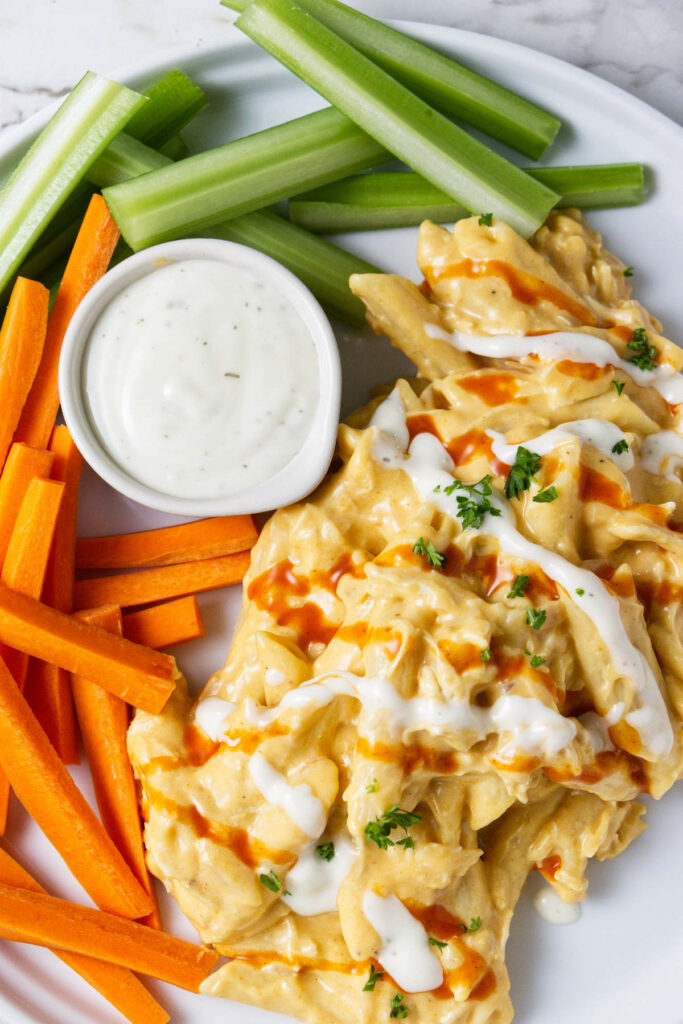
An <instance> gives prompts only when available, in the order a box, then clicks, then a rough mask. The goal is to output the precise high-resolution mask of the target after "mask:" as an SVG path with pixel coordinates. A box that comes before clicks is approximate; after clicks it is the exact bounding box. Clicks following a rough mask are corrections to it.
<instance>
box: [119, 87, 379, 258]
mask: <svg viewBox="0 0 683 1024" xmlns="http://www.w3.org/2000/svg"><path fill="white" fill-rule="evenodd" d="M386 159H387V153H386V151H385V150H384V148H383V147H382V146H381V145H380V144H379V143H377V142H375V141H374V140H373V139H371V138H370V137H369V136H368V135H366V134H365V133H364V132H362V131H360V130H359V129H358V128H357V127H356V126H355V125H354V124H352V123H351V122H350V121H349V120H348V119H347V118H346V117H344V116H343V115H342V114H340V113H339V112H338V111H337V110H334V109H333V108H332V107H327V108H325V109H324V110H318V111H316V112H315V113H313V114H306V115H305V116H304V117H299V118H296V119H295V120H293V121H288V122H286V123H285V124H280V125H276V126H275V127H274V128H267V129H265V130H264V131H261V132H257V133H256V134H254V135H249V136H247V137H246V138H242V139H237V140H235V141H234V142H228V143H226V144H225V145H224V146H219V147H217V148H216V149H211V150H208V151H206V152H204V153H198V154H196V155H195V156H190V157H187V159H185V160H179V161H178V162H177V163H174V164H171V165H169V166H167V167H163V168H161V169H159V170H157V171H153V172H152V173H151V174H145V175H144V176H142V177H138V178H134V179H132V180H130V181H124V182H122V183H121V184H118V185H114V186H113V187H112V188H106V189H105V190H104V193H103V194H104V197H105V199H106V202H107V206H108V207H109V209H110V211H111V213H112V216H113V217H114V219H115V221H116V223H117V224H118V226H119V228H120V230H121V233H122V235H123V237H124V238H125V239H126V241H127V242H128V244H129V245H130V246H131V248H132V249H134V250H135V251H136V252H137V251H138V250H139V249H144V248H146V247H147V246H149V245H153V244H155V243H156V242H163V241H167V240H168V239H172V238H178V237H180V236H182V235H188V234H191V233H192V232H197V231H201V230H202V229H203V228H205V227H210V226H212V225H213V224H216V223H218V222H219V221H222V220H227V219H229V218H232V217H235V216H237V215H238V214H241V213H248V212H250V211H251V210H255V209H259V208H260V207H264V206H269V205H270V204H271V203H275V202H277V201H278V200H280V199H286V198H288V197H289V196H291V195H294V194H296V193H297V192H302V191H305V190H306V189H309V188H315V187H316V186H317V185H322V184H325V183H326V182H329V181H333V180H335V179H336V178H343V177H345V176H346V175H348V174H352V173H354V172H355V171H359V170H363V169H366V168H368V167H372V166H374V165H376V164H378V163H382V162H383V161H384V160H386Z"/></svg>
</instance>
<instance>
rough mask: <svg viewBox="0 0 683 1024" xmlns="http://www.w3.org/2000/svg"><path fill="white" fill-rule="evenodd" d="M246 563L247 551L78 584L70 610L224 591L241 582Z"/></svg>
mask: <svg viewBox="0 0 683 1024" xmlns="http://www.w3.org/2000/svg"><path fill="white" fill-rule="evenodd" d="M249 559H250V554H249V552H248V551H240V552H237V553H236V554H234V555H223V556H221V557H220V558H204V559H202V561H201V562H184V563H183V564H182V565H167V566H164V567H163V568H161V569H142V570H140V571H137V572H129V573H125V574H122V575H119V576H96V577H95V578H94V579H92V580H78V581H77V583H76V586H75V588H74V607H76V608H94V607H96V606H97V605H101V604H118V605H119V606H120V607H121V608H130V607H131V605H136V604H149V603H150V602H152V601H165V600H167V599H168V598H171V597H180V595H181V594H194V593H197V592H198V591H201V590H215V589H216V587H227V586H229V585H230V584H231V583H239V582H240V580H243V579H244V577H245V575H246V572H247V569H248V568H249Z"/></svg>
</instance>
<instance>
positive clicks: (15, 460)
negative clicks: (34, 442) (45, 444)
mask: <svg viewBox="0 0 683 1024" xmlns="http://www.w3.org/2000/svg"><path fill="white" fill-rule="evenodd" d="M53 461H54V455H53V453H52V452H49V451H47V450H46V449H44V448H29V447H28V446H27V445H25V444H13V445H12V447H11V448H10V453H9V455H8V456H7V462H6V463H5V467H4V469H3V471H2V476H0V565H2V563H3V562H4V561H5V555H6V554H7V546H8V544H9V539H10V537H11V535H12V530H13V529H14V522H15V520H16V518H17V513H18V512H19V506H20V505H21V503H22V501H23V500H24V495H25V494H26V489H27V487H28V485H29V484H30V483H31V480H32V479H33V477H34V476H39V477H46V476H49V475H50V470H51V469H52V463H53Z"/></svg>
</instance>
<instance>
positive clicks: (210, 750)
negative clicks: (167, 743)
mask: <svg viewBox="0 0 683 1024" xmlns="http://www.w3.org/2000/svg"><path fill="white" fill-rule="evenodd" d="M183 743H184V744H185V759H186V762H187V764H191V765H192V766H193V767H194V768H200V767H201V766H202V765H204V764H206V762H207V761H209V760H210V759H211V758H212V757H213V755H214V754H217V753H218V751H219V750H220V747H221V745H220V743H219V742H217V741H216V740H212V739H210V738H209V737H208V736H207V735H206V733H205V732H204V731H203V729H200V728H199V726H198V725H195V723H194V722H190V723H189V724H188V725H186V726H185V730H184V732H183ZM174 760H175V761H176V762H177V764H176V765H174V767H177V766H178V765H179V764H180V763H181V759H180V758H174Z"/></svg>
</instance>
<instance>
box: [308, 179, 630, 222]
mask: <svg viewBox="0 0 683 1024" xmlns="http://www.w3.org/2000/svg"><path fill="white" fill-rule="evenodd" d="M526 172H527V174H529V175H531V177H532V178H536V180H538V181H542V182H543V183H544V184H545V185H548V187H549V188H552V189H553V190H554V191H555V192H558V193H559V199H558V202H557V204H556V205H557V207H559V208H564V207H567V206H578V207H579V208H580V209H583V210H593V209H598V208H603V209H604V208H609V207H615V206H634V205H636V204H637V203H640V202H642V199H643V191H644V181H643V166H642V164H601V165H593V166H587V167H528V168H526ZM466 216H468V212H467V210H466V209H465V208H464V207H463V206H461V205H460V204H459V203H454V202H453V200H452V199H450V198H449V197H448V196H447V195H446V194H445V192H442V191H441V190H440V189H438V188H436V187H435V186H434V185H432V184H431V183H430V182H428V181H426V180H425V179H424V178H422V177H420V175H419V174H414V173H412V172H407V173H401V172H388V173H374V174H358V175H355V176H354V177H352V178H346V179H344V180H343V181H336V182H333V183H331V184H330V185H324V186H323V187H322V188H318V189H314V190H313V191H311V192H306V193H304V194H303V195H300V196H297V197H296V198H295V199H291V200H290V202H289V218H290V220H291V221H292V223H294V224H299V225H301V226H302V227H305V228H307V229H308V230H309V231H320V232H333V231H373V230H375V229H377V228H400V227H410V226H413V225H416V224H421V223H422V221H423V220H433V221H436V222H437V223H440V224H443V223H444V222H445V221H456V220H460V218H461V217H466Z"/></svg>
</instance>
